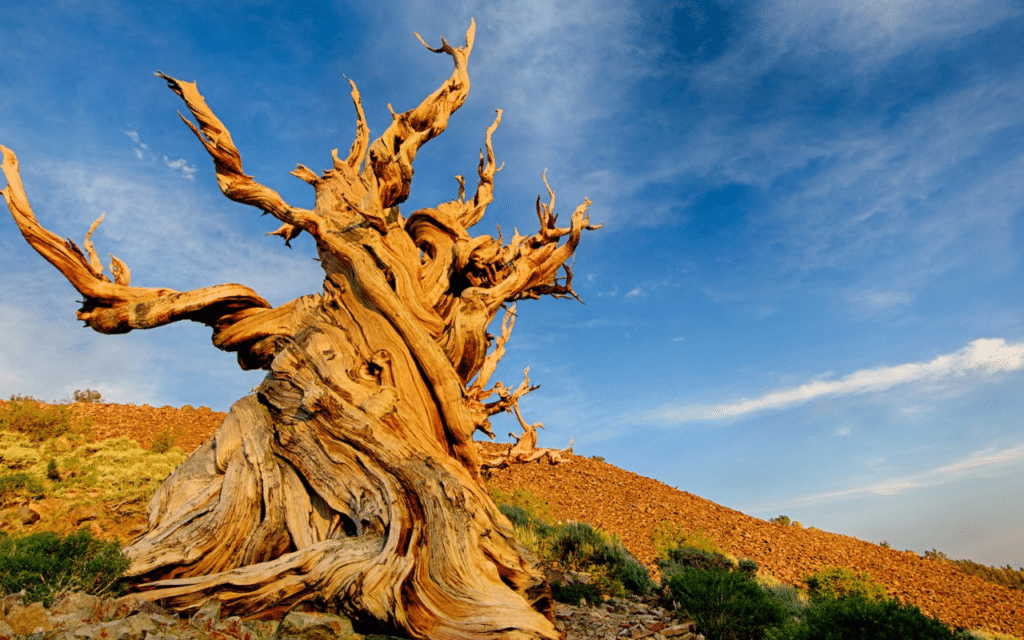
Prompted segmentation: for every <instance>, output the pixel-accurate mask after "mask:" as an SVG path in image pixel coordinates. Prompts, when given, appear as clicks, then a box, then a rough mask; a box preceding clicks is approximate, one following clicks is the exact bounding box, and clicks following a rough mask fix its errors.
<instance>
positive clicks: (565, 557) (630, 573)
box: [544, 522, 654, 597]
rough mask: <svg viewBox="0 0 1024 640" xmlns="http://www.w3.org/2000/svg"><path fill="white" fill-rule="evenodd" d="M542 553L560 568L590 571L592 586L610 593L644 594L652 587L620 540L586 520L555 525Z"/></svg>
mask: <svg viewBox="0 0 1024 640" xmlns="http://www.w3.org/2000/svg"><path fill="white" fill-rule="evenodd" d="M544 555H545V559H546V560H547V561H549V562H552V563H557V564H558V565H559V566H561V567H562V568H565V569H572V570H574V571H583V572H586V573H590V574H591V579H592V581H593V584H594V586H595V587H597V589H598V590H599V591H600V592H601V593H606V594H608V595H611V596H620V597H621V596H624V595H625V594H626V592H627V591H631V592H633V593H638V594H644V593H648V592H649V591H650V590H651V588H652V587H653V586H654V582H653V581H652V580H651V576H650V574H649V573H648V572H647V569H646V567H644V566H643V565H642V564H640V562H639V561H638V560H637V559H636V558H635V557H633V555H632V554H631V553H630V552H629V551H627V550H626V548H625V547H624V546H623V545H622V542H621V541H620V540H618V539H616V538H612V537H611V536H608V535H607V534H604V533H603V532H601V531H599V530H597V529H594V528H593V527H591V526H590V525H589V524H587V523H585V522H570V523H566V524H562V525H559V526H557V527H556V528H555V529H554V530H553V531H552V533H551V536H550V538H549V540H548V542H547V545H546V549H545V553H544Z"/></svg>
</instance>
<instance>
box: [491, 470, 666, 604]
mask: <svg viewBox="0 0 1024 640" xmlns="http://www.w3.org/2000/svg"><path fill="white" fill-rule="evenodd" d="M491 497H492V498H494V501H495V502H496V503H497V504H498V508H499V509H500V510H501V512H502V513H503V514H504V515H505V517H506V518H508V519H509V521H510V522H511V523H512V525H513V527H515V533H516V540H518V541H519V543H520V544H521V545H523V546H524V547H526V549H528V550H529V551H530V552H531V553H533V555H534V556H535V557H536V558H537V559H538V560H540V561H541V562H542V563H544V564H546V565H548V566H553V567H555V568H557V569H560V570H562V571H572V572H577V573H585V574H587V575H589V576H590V581H589V584H583V583H581V582H579V581H574V582H571V583H569V582H568V581H567V582H555V583H554V584H552V585H551V589H552V593H553V595H554V598H555V600H558V601H559V602H567V603H572V604H578V603H579V602H580V600H586V601H588V602H592V603H593V602H599V601H601V600H602V599H604V598H607V597H618V598H621V597H625V596H626V595H629V594H631V593H633V594H640V595H642V594H647V593H650V591H651V590H652V589H653V588H654V581H653V580H652V579H651V576H650V573H649V572H648V571H647V568H646V567H644V566H643V565H642V564H640V562H639V561H638V560H637V559H636V558H635V557H634V556H633V555H632V554H631V553H630V552H629V551H627V550H626V547H625V546H623V544H622V541H621V540H619V539H618V538H616V537H614V536H610V535H608V534H607V533H605V532H604V531H601V530H599V529H595V528H594V527H592V526H590V525H589V524H587V523H585V522H565V523H555V521H554V518H553V517H552V516H551V512H550V509H549V508H548V505H547V503H545V502H544V501H543V500H541V499H540V498H538V497H537V496H536V495H534V494H533V493H532V492H530V491H529V490H526V489H517V490H516V491H515V493H512V494H509V493H506V492H503V491H501V490H500V489H492V490H491Z"/></svg>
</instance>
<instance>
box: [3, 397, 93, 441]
mask: <svg viewBox="0 0 1024 640" xmlns="http://www.w3.org/2000/svg"><path fill="white" fill-rule="evenodd" d="M73 417H74V416H73V414H72V413H71V409H69V408H68V407H66V406H63V405H55V406H51V407H43V406H41V405H40V404H38V403H37V402H36V401H35V400H32V399H23V398H22V397H21V396H11V401H10V402H9V403H8V404H7V406H6V407H4V408H3V409H0V431H17V432H19V433H24V434H25V435H27V436H28V437H29V438H30V439H32V440H33V441H34V442H42V441H44V440H48V439H50V438H56V437H58V436H62V435H65V434H69V433H74V432H75V431H80V430H81V428H80V426H77V425H75V424H74V422H73Z"/></svg>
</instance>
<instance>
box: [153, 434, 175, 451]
mask: <svg viewBox="0 0 1024 640" xmlns="http://www.w3.org/2000/svg"><path fill="white" fill-rule="evenodd" d="M177 439H178V434H177V433H174V432H173V431H171V430H170V429H162V430H161V431H159V432H158V433H157V434H156V435H155V436H153V445H152V446H151V447H150V450H151V451H152V452H153V453H167V452H168V451H170V450H171V447H173V446H174V441H175V440H177Z"/></svg>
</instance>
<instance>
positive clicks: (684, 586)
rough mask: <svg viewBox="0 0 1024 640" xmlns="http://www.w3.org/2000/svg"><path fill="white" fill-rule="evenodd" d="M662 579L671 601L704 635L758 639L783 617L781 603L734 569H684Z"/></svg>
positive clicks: (782, 621) (781, 621)
mask: <svg viewBox="0 0 1024 640" xmlns="http://www.w3.org/2000/svg"><path fill="white" fill-rule="evenodd" d="M664 582H665V584H666V585H667V588H668V589H667V591H668V593H669V595H668V598H669V599H670V602H671V604H673V605H675V606H676V607H677V608H679V609H681V610H683V611H685V612H686V613H687V614H689V615H690V616H691V617H692V618H693V619H694V621H695V622H696V623H697V626H698V629H699V630H700V632H701V633H703V634H704V636H705V637H707V638H722V639H723V640H725V639H729V640H748V639H749V640H760V639H761V638H764V637H765V634H766V632H767V631H768V630H769V629H770V628H772V627H777V626H779V625H781V624H783V623H784V622H785V621H786V619H787V611H786V609H785V608H784V606H783V604H782V603H781V602H779V601H778V600H777V599H776V598H774V597H773V596H772V595H771V594H769V593H768V592H766V591H765V590H763V589H761V587H759V586H758V585H757V583H756V582H754V581H753V580H751V579H750V578H749V577H748V576H746V575H744V574H742V573H739V572H738V571H728V570H725V571H723V570H719V569H690V568H684V569H681V570H678V571H675V572H673V573H669V574H666V580H665V581H664Z"/></svg>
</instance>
